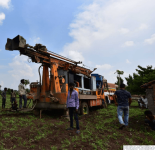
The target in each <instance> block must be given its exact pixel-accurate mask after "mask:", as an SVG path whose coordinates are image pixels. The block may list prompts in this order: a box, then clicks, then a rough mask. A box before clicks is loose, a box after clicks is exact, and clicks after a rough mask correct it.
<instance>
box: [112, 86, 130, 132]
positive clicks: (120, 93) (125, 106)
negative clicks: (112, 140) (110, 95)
mask: <svg viewBox="0 0 155 150" xmlns="http://www.w3.org/2000/svg"><path fill="white" fill-rule="evenodd" d="M116 98H117V102H116ZM114 102H115V105H116V106H117V114H118V120H119V122H120V124H121V126H120V127H119V129H123V128H124V127H126V126H128V120H129V106H130V105H131V94H130V93H129V92H128V91H126V90H125V84H121V85H120V90H117V91H116V92H115V93H114ZM123 113H124V121H123V118H122V115H123Z"/></svg>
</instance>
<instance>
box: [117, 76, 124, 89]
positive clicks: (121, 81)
mask: <svg viewBox="0 0 155 150" xmlns="http://www.w3.org/2000/svg"><path fill="white" fill-rule="evenodd" d="M123 83H124V80H123V79H122V78H121V77H120V84H123ZM115 84H117V85H118V87H119V85H120V84H119V76H117V82H115ZM116 89H117V90H118V89H119V88H116Z"/></svg>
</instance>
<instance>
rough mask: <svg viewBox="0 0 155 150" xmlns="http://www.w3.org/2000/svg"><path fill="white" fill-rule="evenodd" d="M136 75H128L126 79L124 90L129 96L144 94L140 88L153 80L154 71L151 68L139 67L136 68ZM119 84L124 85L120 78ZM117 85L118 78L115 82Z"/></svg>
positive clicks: (154, 76) (154, 78) (143, 90)
mask: <svg viewBox="0 0 155 150" xmlns="http://www.w3.org/2000/svg"><path fill="white" fill-rule="evenodd" d="M137 67H138V68H137V69H136V73H133V75H129V77H126V78H125V79H126V81H127V85H126V90H127V91H129V92H130V93H131V94H138V95H140V94H145V89H143V88H141V87H140V86H141V85H143V84H145V83H147V82H150V81H152V80H155V69H153V68H152V66H147V67H146V68H145V67H142V66H140V65H138V66H137ZM120 83H124V80H123V79H122V78H121V77H120ZM115 84H117V85H119V77H117V82H116V83H115Z"/></svg>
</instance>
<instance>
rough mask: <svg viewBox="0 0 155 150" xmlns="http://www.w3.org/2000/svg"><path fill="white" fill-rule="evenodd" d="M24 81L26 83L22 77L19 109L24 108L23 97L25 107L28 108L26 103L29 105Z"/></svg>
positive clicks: (19, 87)
mask: <svg viewBox="0 0 155 150" xmlns="http://www.w3.org/2000/svg"><path fill="white" fill-rule="evenodd" d="M24 83H25V80H24V79H22V80H21V83H20V84H19V86H18V91H19V109H22V99H24V107H23V108H26V105H27V98H26V90H25V87H24Z"/></svg>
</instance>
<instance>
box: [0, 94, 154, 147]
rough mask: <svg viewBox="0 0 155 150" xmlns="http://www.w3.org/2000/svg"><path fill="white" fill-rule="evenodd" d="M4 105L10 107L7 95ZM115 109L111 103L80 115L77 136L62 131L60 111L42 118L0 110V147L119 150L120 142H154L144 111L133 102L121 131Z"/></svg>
mask: <svg viewBox="0 0 155 150" xmlns="http://www.w3.org/2000/svg"><path fill="white" fill-rule="evenodd" d="M17 101H19V100H17ZM0 103H1V99H0ZM6 107H8V108H9V107H10V100H9V97H8V98H7V102H6ZM116 109H117V107H116V106H115V105H114V104H111V105H108V108H106V109H105V108H104V109H99V108H91V109H90V114H89V115H84V116H79V124H80V131H81V133H80V134H79V135H77V134H76V133H75V132H76V129H75V130H73V131H66V130H65V129H66V128H67V127H69V121H68V120H66V119H65V118H62V117H61V115H62V112H60V111H52V112H43V114H42V119H39V116H38V117H36V116H34V115H33V114H32V112H29V113H26V112H25V113H21V112H20V113H19V112H1V111H0V150H6V149H7V150H9V149H14V150H26V149H32V150H33V149H34V150H39V149H41V150H57V149H58V150H73V149H77V150H91V149H92V150H121V149H123V145H154V144H155V140H154V139H155V133H154V131H152V130H151V129H150V128H149V127H148V126H145V125H144V119H145V116H144V111H145V110H141V109H140V108H138V107H137V102H136V101H133V103H132V105H131V107H130V118H129V127H128V128H125V129H123V130H118V127H119V123H118V119H117V114H116ZM74 125H75V122H74Z"/></svg>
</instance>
